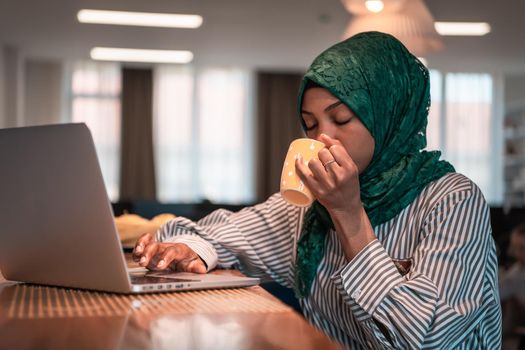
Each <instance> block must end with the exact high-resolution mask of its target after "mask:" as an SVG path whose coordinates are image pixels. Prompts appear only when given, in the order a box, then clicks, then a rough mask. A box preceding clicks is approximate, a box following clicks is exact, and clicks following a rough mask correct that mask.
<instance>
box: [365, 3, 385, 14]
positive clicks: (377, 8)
mask: <svg viewBox="0 0 525 350" xmlns="http://www.w3.org/2000/svg"><path fill="white" fill-rule="evenodd" d="M365 6H366V8H367V9H368V11H370V12H374V13H378V12H381V11H383V8H384V7H385V4H383V1H381V0H367V1H366V2H365Z"/></svg>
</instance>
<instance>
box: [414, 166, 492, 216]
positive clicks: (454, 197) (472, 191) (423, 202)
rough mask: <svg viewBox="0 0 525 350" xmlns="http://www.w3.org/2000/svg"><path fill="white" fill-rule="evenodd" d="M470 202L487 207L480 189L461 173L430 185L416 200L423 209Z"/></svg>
mask: <svg viewBox="0 0 525 350" xmlns="http://www.w3.org/2000/svg"><path fill="white" fill-rule="evenodd" d="M465 200H469V202H472V205H476V206H486V201H485V198H484V197H483V194H482V193H481V190H480V189H479V187H478V186H477V185H476V184H475V183H474V182H473V181H472V180H471V179H469V178H468V177H466V176H465V175H463V174H460V173H448V174H446V175H444V176H442V177H441V178H439V179H438V180H435V181H433V182H431V183H429V184H428V185H427V186H426V187H425V189H424V190H423V191H422V192H421V193H420V195H419V196H418V197H417V198H416V201H417V202H418V206H420V207H421V208H427V209H431V208H435V207H436V206H443V205H454V204H456V203H458V202H461V201H465Z"/></svg>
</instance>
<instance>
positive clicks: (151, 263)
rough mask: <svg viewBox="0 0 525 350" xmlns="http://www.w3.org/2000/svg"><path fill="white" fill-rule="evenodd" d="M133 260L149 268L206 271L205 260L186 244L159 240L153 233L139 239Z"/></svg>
mask: <svg viewBox="0 0 525 350" xmlns="http://www.w3.org/2000/svg"><path fill="white" fill-rule="evenodd" d="M133 260H135V261H137V262H138V263H139V265H140V266H142V267H146V268H147V269H149V270H157V271H158V270H166V269H170V270H173V271H179V272H194V273H206V264H204V261H203V260H202V259H201V258H200V257H199V255H197V253H195V252H194V251H193V250H192V249H191V248H190V247H188V246H187V245H186V244H184V243H161V242H157V241H156V239H155V236H154V235H153V234H152V233H146V234H144V235H142V236H141V237H140V238H139V239H138V240H137V243H136V244H135V248H134V249H133Z"/></svg>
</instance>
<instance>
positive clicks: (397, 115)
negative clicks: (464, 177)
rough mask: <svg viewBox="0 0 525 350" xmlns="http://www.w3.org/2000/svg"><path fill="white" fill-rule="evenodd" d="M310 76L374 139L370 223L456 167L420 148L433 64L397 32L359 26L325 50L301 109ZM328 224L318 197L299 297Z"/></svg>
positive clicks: (299, 273) (299, 272)
mask: <svg viewBox="0 0 525 350" xmlns="http://www.w3.org/2000/svg"><path fill="white" fill-rule="evenodd" d="M309 82H313V83H315V84H317V85H319V86H321V87H323V88H325V89H327V90H328V91H330V93H331V94H332V95H334V96H335V97H337V98H338V99H339V100H340V101H342V102H343V103H344V104H345V105H346V106H348V107H349V108H350V109H351V110H352V111H353V112H354V113H355V114H356V115H357V116H358V117H359V119H360V120H361V122H362V123H363V124H364V125H365V127H366V128H367V129H368V130H369V131H370V133H371V134H372V136H373V138H374V140H375V150H374V155H373V157H372V160H371V162H370V164H369V166H368V167H367V168H366V169H365V171H364V172H363V173H362V174H361V175H360V176H359V182H360V190H361V201H362V203H363V206H364V208H365V210H366V213H367V214H368V218H369V219H370V222H371V223H372V226H374V227H376V226H378V225H380V224H382V223H384V222H387V221H388V220H390V219H392V218H394V217H395V216H396V215H397V214H399V213H400V212H401V211H402V210H403V209H404V208H406V207H407V206H408V205H409V204H410V203H412V201H414V199H415V198H416V197H417V196H418V195H419V194H420V193H421V191H422V190H423V189H424V188H425V186H427V185H428V184H429V183H430V182H432V181H434V180H437V179H439V178H440V177H442V176H443V175H445V174H446V173H449V172H453V171H454V168H453V167H452V165H450V164H449V163H447V162H445V161H442V160H439V157H440V152H437V151H434V152H427V151H424V150H423V148H425V146H426V126H427V116H428V109H429V107H430V92H429V87H430V81H429V75H428V70H427V68H426V67H425V66H424V65H423V64H422V63H421V62H420V61H419V60H418V59H417V58H416V57H414V56H413V55H412V54H411V53H410V52H408V50H407V49H406V48H405V47H404V46H403V44H401V42H399V40H397V39H396V38H394V37H393V36H391V35H388V34H384V33H379V32H367V33H361V34H357V35H355V36H353V37H351V38H349V39H347V40H345V41H343V42H340V43H338V44H336V45H334V46H332V47H330V48H329V49H327V50H326V51H324V52H323V53H321V54H320V55H319V56H318V57H317V58H316V59H315V60H314V62H313V63H312V65H311V66H310V68H309V69H308V71H307V72H306V74H305V75H304V77H303V80H302V83H301V86H300V88H299V98H298V107H299V108H298V109H299V113H300V111H301V107H302V101H303V95H304V91H305V88H306V87H307V84H309ZM301 121H302V119H301ZM303 127H305V126H304V122H303ZM331 228H332V229H333V228H334V225H333V223H332V220H331V218H330V215H329V214H328V212H327V210H326V209H325V208H324V207H323V206H322V205H321V204H320V203H319V202H317V201H316V202H314V204H313V205H312V206H311V207H310V208H309V209H308V211H307V212H306V214H305V217H304V221H303V231H302V233H301V238H300V239H299V243H298V247H297V261H296V272H295V292H296V295H297V296H298V297H305V296H307V295H308V293H309V291H310V287H311V285H312V281H313V279H314V277H315V274H316V272H317V268H318V266H319V263H320V262H321V259H322V257H323V255H324V246H325V238H326V233H327V232H328V230H329V229H331Z"/></svg>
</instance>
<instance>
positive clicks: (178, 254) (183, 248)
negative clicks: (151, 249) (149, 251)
mask: <svg viewBox="0 0 525 350" xmlns="http://www.w3.org/2000/svg"><path fill="white" fill-rule="evenodd" d="M192 252H193V250H191V249H189V248H188V246H187V245H185V244H183V243H175V244H169V246H168V247H167V248H166V249H165V250H164V252H163V253H162V254H161V255H160V257H159V260H158V262H157V267H158V268H159V269H165V268H167V267H169V266H170V265H172V264H177V263H178V262H179V261H181V260H184V259H187V258H189V257H192V255H191V253H192Z"/></svg>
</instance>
